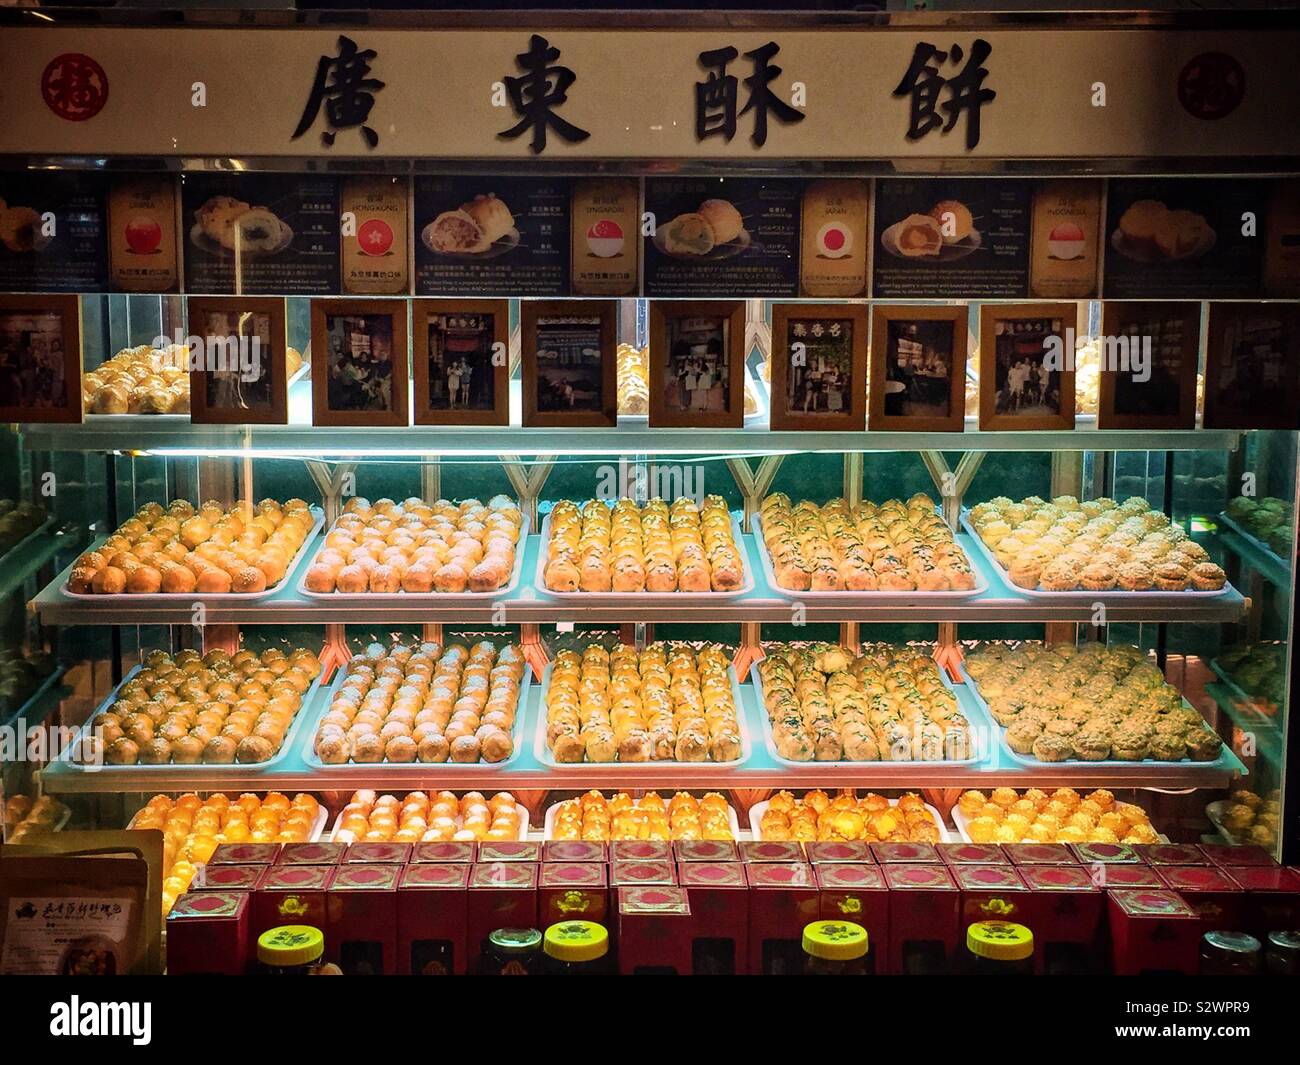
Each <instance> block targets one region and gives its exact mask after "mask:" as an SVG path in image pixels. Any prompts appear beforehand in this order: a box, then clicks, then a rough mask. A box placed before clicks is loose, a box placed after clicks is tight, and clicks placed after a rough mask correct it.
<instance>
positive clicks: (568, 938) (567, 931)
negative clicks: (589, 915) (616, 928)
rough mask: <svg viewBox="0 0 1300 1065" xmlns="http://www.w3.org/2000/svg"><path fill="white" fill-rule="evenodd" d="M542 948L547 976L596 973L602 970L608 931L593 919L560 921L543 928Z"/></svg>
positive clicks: (607, 947)
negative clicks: (545, 928) (544, 931)
mask: <svg viewBox="0 0 1300 1065" xmlns="http://www.w3.org/2000/svg"><path fill="white" fill-rule="evenodd" d="M542 950H543V952H544V953H545V955H546V956H545V958H544V960H543V971H544V972H545V973H546V974H547V975H549V976H596V975H599V974H600V973H603V972H604V971H605V955H607V954H608V953H609V933H608V932H606V931H605V927H604V925H599V924H597V923H596V922H595V921H560V922H559V923H557V924H553V925H551V926H550V927H549V928H548V929H547V930H546V935H545V937H544V939H543V943H542Z"/></svg>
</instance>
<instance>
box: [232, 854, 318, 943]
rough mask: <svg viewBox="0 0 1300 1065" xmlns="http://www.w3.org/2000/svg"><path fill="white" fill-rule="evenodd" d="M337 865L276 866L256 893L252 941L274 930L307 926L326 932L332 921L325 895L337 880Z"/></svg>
mask: <svg viewBox="0 0 1300 1065" xmlns="http://www.w3.org/2000/svg"><path fill="white" fill-rule="evenodd" d="M336 868H337V866H333V865H273V866H271V867H270V868H269V869H267V870H266V872H265V874H264V875H263V876H262V880H261V882H260V883H259V884H258V885H257V891H255V892H254V893H253V917H252V922H251V924H250V925H249V929H248V935H249V942H250V943H256V942H257V937H258V936H260V935H261V934H262V933H263V932H265V931H267V929H270V928H279V927H280V926H281V925H286V924H306V925H311V926H312V927H313V928H319V929H320V930H321V932H322V933H323V932H324V931H325V926H326V922H327V920H328V917H327V914H326V908H325V892H326V891H327V890H329V886H330V882H331V881H332V880H333V879H334V871H335V869H336Z"/></svg>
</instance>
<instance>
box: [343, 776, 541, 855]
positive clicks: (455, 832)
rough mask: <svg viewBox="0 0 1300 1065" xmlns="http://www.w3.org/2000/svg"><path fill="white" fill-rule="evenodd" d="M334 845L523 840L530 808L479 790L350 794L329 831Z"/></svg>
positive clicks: (503, 793)
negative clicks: (400, 794) (457, 792)
mask: <svg viewBox="0 0 1300 1065" xmlns="http://www.w3.org/2000/svg"><path fill="white" fill-rule="evenodd" d="M329 838H330V842H332V843H357V842H361V843H389V842H392V843H441V842H444V841H446V840H464V841H470V840H525V839H527V838H528V807H526V806H523V805H522V804H520V803H519V802H517V801H516V800H515V797H514V796H513V795H511V794H510V792H508V791H498V792H497V793H496V794H495V795H493V796H492V797H491V798H490V799H489V798H487V797H485V796H484V794H483V793H482V792H481V791H467V792H465V794H464V795H462V796H460V797H459V798H457V797H456V793H455V792H454V791H435V792H432V793H430V792H427V791H412V792H409V793H408V794H406V795H404V796H403V797H402V798H400V799H399V798H398V797H397V796H396V795H377V794H376V793H375V792H374V791H372V790H371V789H370V788H360V789H358V790H357V791H354V792H353V793H352V798H350V799H349V800H348V802H347V805H346V806H344V807H343V809H342V810H340V811H339V815H338V817H336V818H335V819H334V827H333V828H332V829H331V830H330V837H329Z"/></svg>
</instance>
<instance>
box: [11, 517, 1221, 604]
mask: <svg viewBox="0 0 1300 1065" xmlns="http://www.w3.org/2000/svg"><path fill="white" fill-rule="evenodd" d="M743 540H744V547H745V550H746V563H747V564H748V565H749V566H750V567H753V569H754V582H755V586H754V590H753V591H752V592H749V593H747V594H745V595H743V596H739V597H737V598H736V599H732V600H729V601H727V602H722V603H717V602H714V603H710V602H703V603H700V602H695V603H693V602H692V601H691V598H690V596H689V595H687V594H683V595H681V596H680V597H679V599H678V600H674V601H673V602H670V603H662V602H660V603H646V604H644V605H638V606H632V607H628V606H623V605H604V604H600V603H591V604H588V603H571V602H566V601H562V600H558V599H552V598H550V597H548V596H547V595H546V593H545V592H544V591H541V590H539V589H537V588H535V587H533V585H532V583H531V582H527V583H524V584H522V585H521V587H519V588H517V589H516V590H515V591H514V592H513V593H512V594H511V595H510V596H508V597H503V598H502V599H500V600H495V601H489V602H485V603H475V604H471V605H461V606H445V607H444V606H441V605H440V604H438V603H437V602H430V601H429V600H428V599H427V598H423V599H412V600H411V601H410V602H409V603H407V602H403V601H402V600H401V598H400V597H397V596H376V597H375V602H373V603H369V602H366V601H364V600H362V601H348V602H338V603H335V602H331V601H330V600H322V599H313V598H310V597H308V596H305V595H302V594H301V593H300V592H299V591H298V590H297V586H298V578H299V575H300V574H299V572H298V571H299V570H301V569H302V568H303V567H304V566H307V565H310V560H311V559H312V558H314V557H315V555H316V552H317V550H319V547H320V544H321V540H320V538H319V537H318V538H317V540H316V541H314V542H313V543H312V545H311V548H310V550H308V551H305V552H304V553H303V559H302V561H301V562H299V564H298V566H297V567H295V569H293V570H291V571H290V572H289V574H288V576H287V577H286V579H285V581H284V582H283V585H282V586H281V588H280V590H279V591H277V592H275V593H274V594H272V595H269V596H267V597H265V598H260V599H258V600H257V601H256V602H252V603H233V602H218V603H212V604H210V605H208V606H207V609H206V622H207V624H209V625H224V624H241V623H242V624H257V625H294V624H305V625H323V624H327V623H340V624H349V623H350V624H377V623H378V624H384V625H419V624H428V623H441V624H448V625H483V626H489V627H502V626H506V625H539V624H540V625H553V624H564V623H569V622H578V623H582V624H603V625H621V624H625V623H628V622H637V621H641V622H648V623H656V622H657V623H661V624H668V623H675V622H713V623H720V624H726V623H731V624H743V623H748V622H778V623H787V624H788V623H790V622H791V621H792V619H794V618H795V617H796V614H798V615H799V616H800V617H801V620H802V621H803V622H804V623H807V624H812V623H815V622H842V621H882V622H912V621H916V622H945V621H957V622H963V621H964V622H978V621H1003V622H1052V621H1063V622H1090V621H1092V620H1093V616H1094V609H1095V605H1096V604H1097V603H1101V604H1103V605H1104V607H1105V611H1106V619H1107V621H1108V622H1117V621H1200V622H1213V621H1224V622H1231V621H1237V620H1238V619H1240V618H1241V617H1242V616H1243V615H1244V613H1245V612H1246V606H1247V603H1246V600H1245V599H1244V598H1243V597H1242V596H1241V595H1240V593H1238V592H1236V591H1235V590H1231V591H1228V592H1225V594H1224V595H1222V596H1217V597H1213V598H1203V597H1200V596H1188V601H1187V603H1186V604H1185V605H1184V604H1181V603H1179V604H1175V605H1161V606H1150V605H1146V606H1144V605H1142V604H1140V603H1132V602H1130V601H1127V599H1126V596H1125V595H1124V594H1115V595H1109V596H1108V595H1106V594H1105V593H1098V595H1097V596H1096V598H1095V599H1093V600H1074V601H1069V602H1062V603H1054V602H1052V601H1051V600H1048V599H1044V598H1038V599H1030V598H1028V597H1026V596H1023V595H1019V594H1017V592H1016V591H1015V590H1014V589H1013V588H1012V587H1011V586H1010V585H1008V584H1007V583H1006V582H1004V581H1003V580H1002V579H1001V578H1000V577H999V576H998V575H997V574H996V573H995V572H994V571H993V567H991V566H990V565H989V564H988V563H987V562H986V561H985V560H984V559H983V557H982V556H981V555H980V553H979V552H978V551H976V550H975V549H974V545H973V544H971V543H970V542H969V537H967V536H965V535H964V534H961V535H958V536H957V541H958V543H960V544H961V545H962V547H963V549H964V550H965V551H966V553H967V555H968V556H969V557H970V559H971V564H972V565H973V566H974V567H975V568H976V569H978V570H979V572H980V573H981V575H982V576H983V577H984V579H985V580H986V581H987V582H988V586H989V587H988V591H986V592H985V593H983V594H982V595H980V596H978V597H977V598H974V599H968V600H963V601H951V600H939V601H937V602H924V601H920V600H919V598H918V600H915V601H912V602H907V601H906V599H905V596H904V598H903V599H902V600H901V601H900V599H890V600H887V601H885V602H882V603H880V604H878V605H877V604H870V605H842V604H837V603H820V602H819V603H816V604H813V603H808V604H807V605H801V604H799V603H797V602H796V601H795V600H793V599H789V598H786V597H785V596H783V595H781V594H780V592H779V591H777V590H776V589H773V588H772V587H771V586H769V585H768V584H767V582H766V581H765V580H764V578H763V574H762V572H761V570H760V569H759V568H758V567H757V564H756V562H755V560H756V559H757V557H758V553H757V549H756V547H755V545H754V544H753V543H752V540H753V537H752V536H751V535H746V536H744V537H743ZM540 549H541V538H540V537H538V536H530V537H528V542H527V543H526V544H525V546H524V551H525V557H524V564H523V572H524V573H525V574H531V573H532V572H533V571H534V569H535V567H536V561H537V555H536V553H537V552H538V551H539V550H540ZM70 570H71V565H70V566H69V567H68V569H67V570H64V571H63V572H62V573H60V574H59V575H58V576H57V577H55V578H54V580H53V581H52V582H51V583H50V584H49V586H48V587H46V588H45V589H43V590H42V591H41V592H40V594H38V595H37V596H36V598H35V599H34V600H33V601H32V606H33V608H34V609H35V610H36V612H37V614H38V615H39V617H40V620H41V622H42V624H45V625H191V624H193V622H194V603H195V601H196V600H195V599H194V597H191V596H177V597H176V604H175V605H174V606H169V605H164V606H159V605H156V604H144V603H142V604H141V605H140V606H138V607H136V606H133V605H132V604H131V602H130V596H127V597H125V599H123V597H120V596H115V597H114V599H113V602H111V603H108V602H106V603H104V604H103V605H101V604H99V603H97V602H96V601H95V599H94V598H93V597H89V598H78V599H74V598H72V597H71V596H68V595H65V594H64V593H63V591H62V589H63V586H64V584H65V583H66V581H67V577H68V572H69V571H70ZM1127 598H1129V599H1131V597H1127ZM860 602H861V601H860V600H859V603H860ZM502 606H504V610H499V609H498V608H499V607H502Z"/></svg>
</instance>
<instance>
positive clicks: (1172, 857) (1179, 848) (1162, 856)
mask: <svg viewBox="0 0 1300 1065" xmlns="http://www.w3.org/2000/svg"><path fill="white" fill-rule="evenodd" d="M1133 849H1134V850H1135V851H1137V852H1138V857H1139V858H1141V859H1142V860H1143V861H1144V862H1146V863H1147V865H1157V866H1158V865H1210V864H1211V862H1210V859H1209V858H1207V857H1206V856H1205V852H1204V851H1202V850H1201V848H1200V847H1198V846H1197V845H1196V844H1195V843H1136V844H1134V845H1133Z"/></svg>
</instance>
